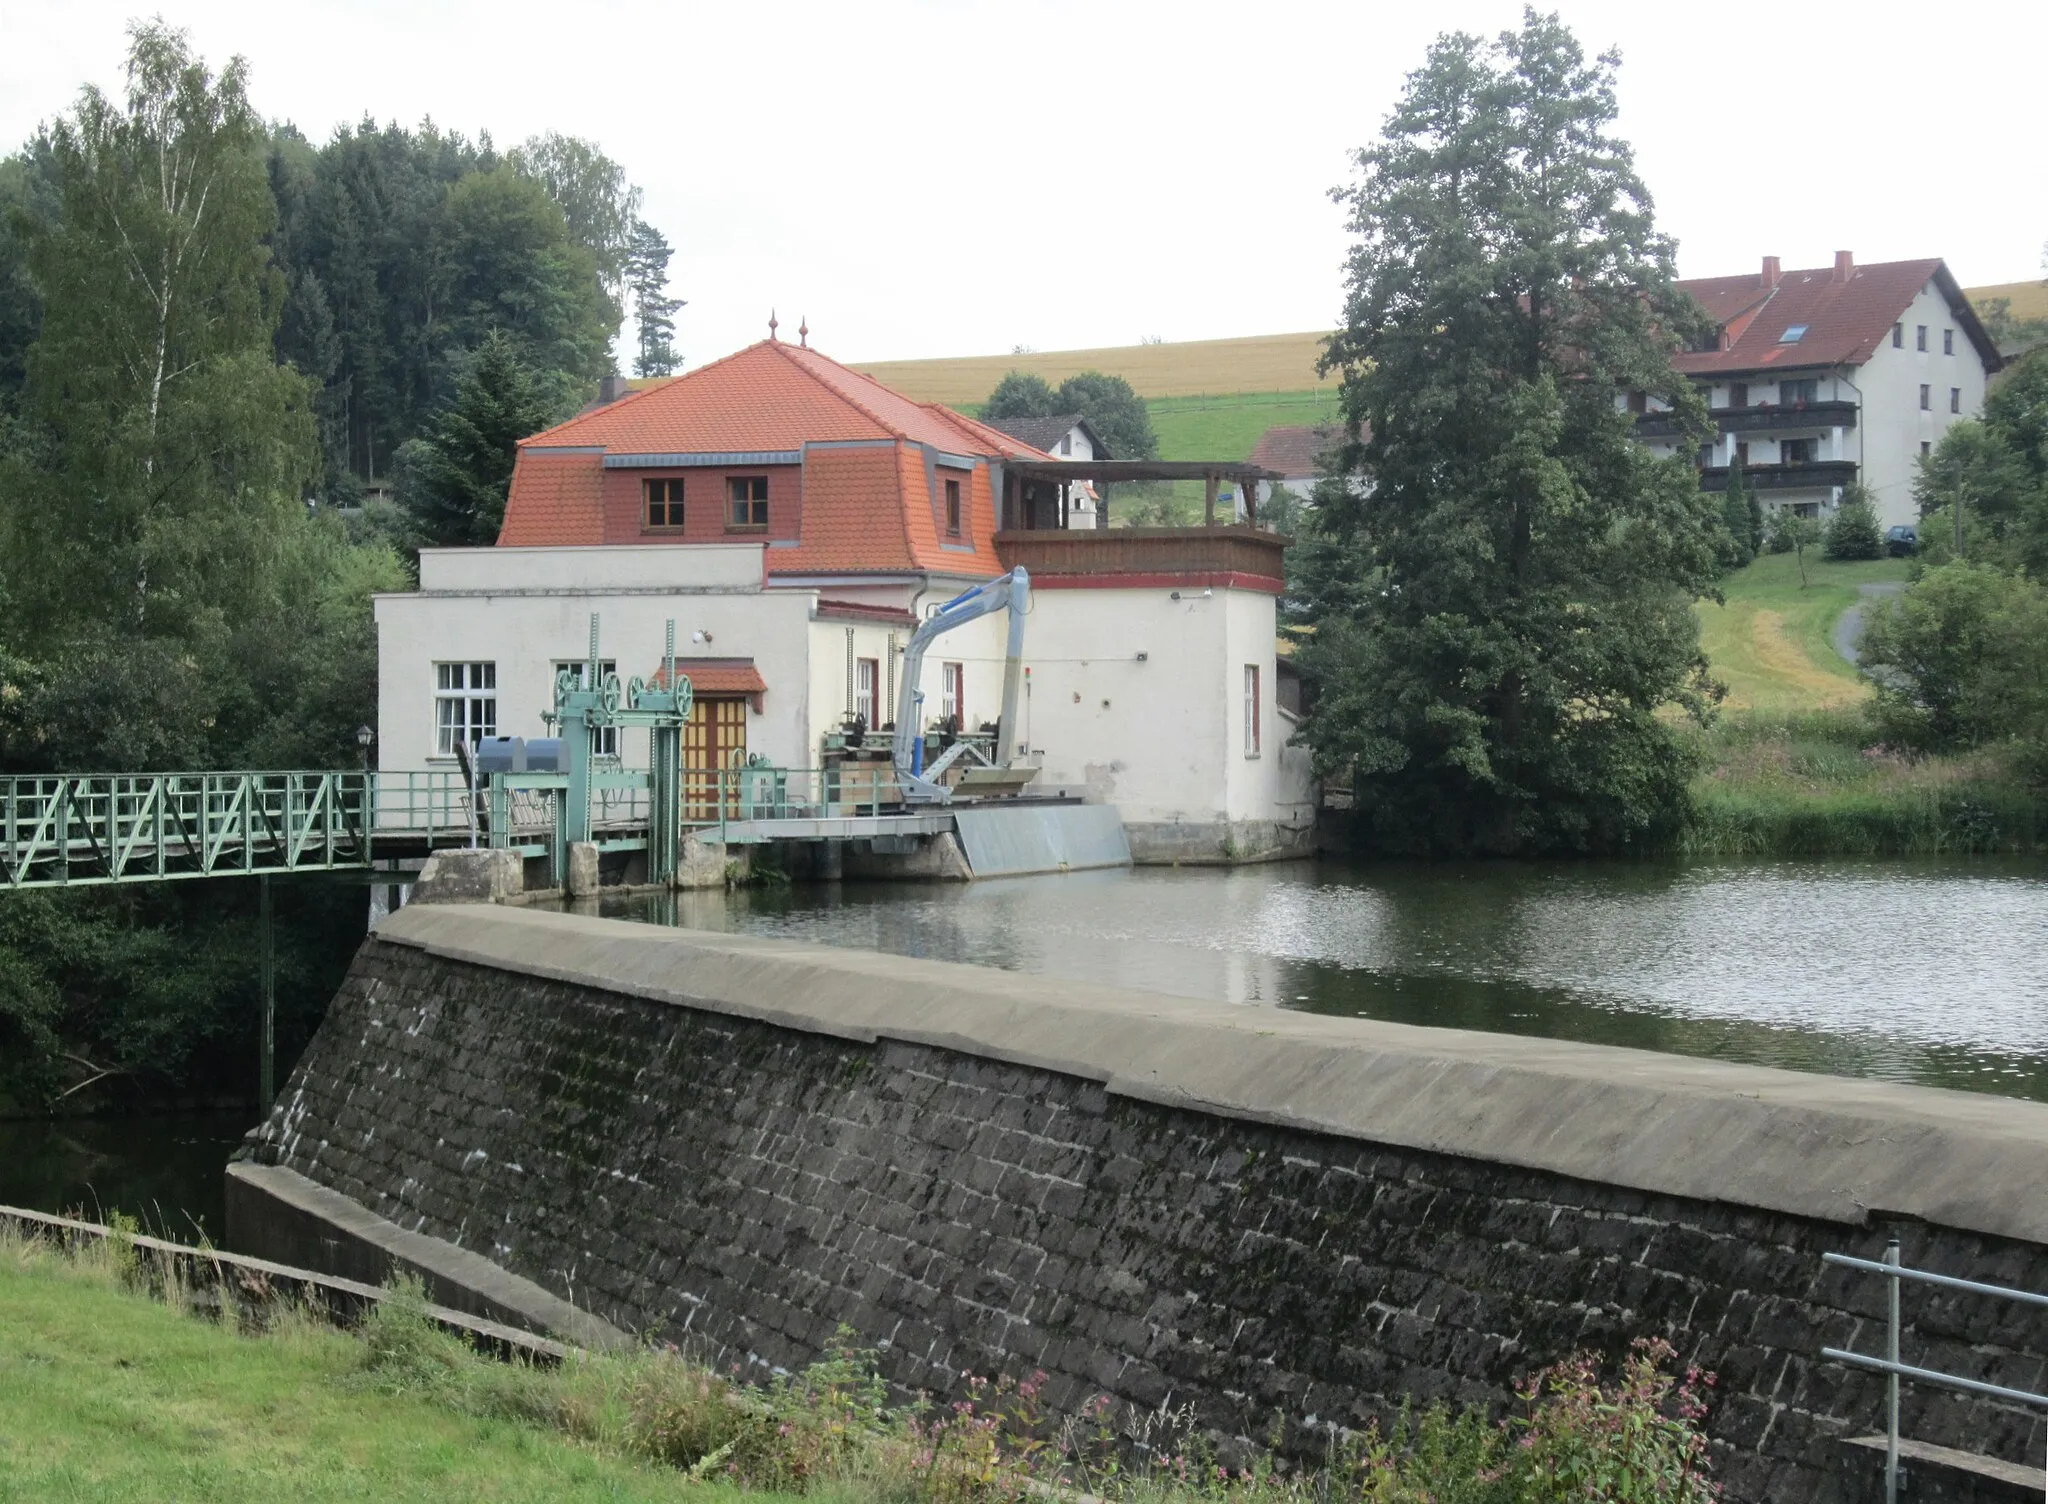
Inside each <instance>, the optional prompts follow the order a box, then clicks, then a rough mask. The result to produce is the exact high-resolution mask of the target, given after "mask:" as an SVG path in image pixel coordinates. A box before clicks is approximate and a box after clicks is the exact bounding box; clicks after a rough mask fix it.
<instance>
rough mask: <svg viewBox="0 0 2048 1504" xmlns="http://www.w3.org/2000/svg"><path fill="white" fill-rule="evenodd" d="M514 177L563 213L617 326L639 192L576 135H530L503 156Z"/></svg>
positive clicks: (623, 173) (621, 171)
mask: <svg viewBox="0 0 2048 1504" xmlns="http://www.w3.org/2000/svg"><path fill="white" fill-rule="evenodd" d="M506 164H507V165H508V166H510V167H511V168H512V170H513V171H514V172H517V173H519V174H521V175H522V176H525V177H529V178H532V179H533V180H534V181H535V182H537V183H539V184H540V185H541V187H542V188H544V189H546V190H547V195H548V197H549V198H551V199H553V200H554V202H555V207H556V208H558V209H560V210H561V211H562V219H563V221H564V223H566V224H567V226H568V229H569V235H570V238H571V239H573V240H574V241H575V242H576V243H577V244H578V245H580V246H582V247H583V248H584V249H585V250H587V251H589V252H590V254H591V257H592V259H593V260H594V261H595V263H596V265H597V273H598V277H599V280H600V281H601V283H602V285H603V287H604V291H605V296H606V297H608V298H609V299H611V301H612V305H613V315H612V327H613V328H614V329H616V328H617V327H618V313H617V307H618V302H619V296H620V294H621V292H622V291H623V290H624V288H625V286H626V273H627V270H628V268H629V266H630V265H631V260H632V254H633V233H634V231H635V230H637V229H638V228H639V227H640V199H641V193H640V190H639V189H638V188H635V187H634V186H633V185H632V184H631V183H629V182H627V181H626V169H625V168H623V167H621V166H620V165H619V164H618V163H617V162H614V161H613V160H612V159H611V158H610V157H607V156H606V155H605V154H604V153H603V152H601V151H599V150H598V149H597V146H596V145H595V144H594V143H592V142H589V141H585V140H584V139H583V138H582V137H580V136H564V135H561V134H559V133H557V132H555V131H549V132H547V133H546V134H545V135H540V136H534V137H532V138H531V139H529V140H528V141H527V142H526V144H525V145H523V146H520V147H516V148H514V150H513V151H512V152H511V153H510V154H509V155H508V156H507V157H506Z"/></svg>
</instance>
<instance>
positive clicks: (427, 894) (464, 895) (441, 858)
mask: <svg viewBox="0 0 2048 1504" xmlns="http://www.w3.org/2000/svg"><path fill="white" fill-rule="evenodd" d="M522 886H523V876H522V872H521V866H520V860H519V853H518V852H516V851H500V850H496V849H494V848H492V847H489V846H479V847H476V848H474V849H468V848H465V849H461V850H456V851H437V852H435V853H434V854H433V855H432V856H430V857H428V858H427V862H426V865H425V866H424V867H422V868H421V869H420V875H419V877H418V878H417V879H416V880H415V881H414V883H413V885H412V888H411V889H410V890H409V892H408V893H407V895H406V902H407V903H408V904H416V903H497V902H499V901H500V900H501V899H506V898H511V897H514V896H516V895H517V894H518V893H519V892H520V891H521V888H522Z"/></svg>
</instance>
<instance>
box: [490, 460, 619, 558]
mask: <svg viewBox="0 0 2048 1504" xmlns="http://www.w3.org/2000/svg"><path fill="white" fill-rule="evenodd" d="M512 497H513V498H516V499H517V502H518V505H516V506H515V505H514V504H513V501H512V500H511V499H508V500H507V501H506V503H505V521H504V524H503V526H501V527H500V528H499V530H498V546H499V547H500V548H547V547H550V546H560V545H565V544H569V545H573V544H579V543H602V542H604V463H603V460H602V458H601V457H600V456H598V455H595V454H521V455H520V456H519V460H518V465H517V468H516V469H515V470H514V471H513V475H512Z"/></svg>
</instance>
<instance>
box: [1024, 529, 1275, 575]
mask: <svg viewBox="0 0 2048 1504" xmlns="http://www.w3.org/2000/svg"><path fill="white" fill-rule="evenodd" d="M995 542H996V557H997V558H998V559H1000V560H1002V563H1003V567H1004V568H1005V569H1014V568H1016V567H1017V566H1018V565H1019V564H1021V565H1023V566H1024V567H1025V568H1026V569H1028V570H1029V571H1031V578H1032V580H1033V582H1034V583H1035V582H1037V581H1040V580H1045V581H1052V580H1057V579H1076V578H1090V577H1092V578H1093V579H1095V580H1098V581H1100V582H1101V583H1102V584H1105V585H1107V584H1109V583H1111V582H1112V581H1113V580H1114V581H1116V582H1119V583H1121V582H1126V581H1127V582H1130V583H1134V584H1136V583H1148V584H1149V583H1152V582H1164V581H1176V582H1177V581H1181V580H1186V581H1188V582H1190V583H1194V584H1218V583H1229V581H1230V579H1231V578H1235V579H1238V580H1247V581H1248V580H1270V581H1273V582H1275V583H1276V584H1277V582H1278V581H1279V580H1280V579H1281V578H1282V577H1283V568H1282V565H1281V562H1280V556H1281V554H1282V552H1283V551H1284V550H1285V549H1286V547H1287V540H1286V539H1285V538H1283V537H1281V536H1280V535H1279V534H1278V533H1268V532H1262V531H1261V530H1259V529H1258V528H1255V527H1245V526H1241V525H1240V526H1232V527H1118V528H1103V529H1100V530H1096V531H1078V532H1067V531H1063V530H1059V529H1042V530H1037V531H1017V532H1002V533H997V534H996V539H995Z"/></svg>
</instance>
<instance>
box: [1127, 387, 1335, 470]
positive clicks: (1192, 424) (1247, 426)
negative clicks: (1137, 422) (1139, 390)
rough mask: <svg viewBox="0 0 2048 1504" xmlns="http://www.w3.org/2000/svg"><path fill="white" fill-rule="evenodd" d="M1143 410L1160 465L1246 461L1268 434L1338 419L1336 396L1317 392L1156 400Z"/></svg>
mask: <svg viewBox="0 0 2048 1504" xmlns="http://www.w3.org/2000/svg"><path fill="white" fill-rule="evenodd" d="M1145 405H1146V406H1147V407H1148V408H1150V409H1151V412H1152V431H1153V432H1154V433H1156V434H1158V435H1159V457H1160V458H1161V459H1163V460H1241V459H1246V458H1248V457H1249V456H1250V455H1251V452H1252V449H1253V448H1254V447H1255V446H1256V445H1257V444H1258V442H1259V438H1260V436H1261V435H1262V434H1264V433H1265V431H1266V430H1267V429H1269V428H1274V427H1279V426H1282V425H1291V426H1295V427H1308V426H1311V425H1313V424H1317V423H1328V422H1333V421H1335V419H1336V418H1337V416H1338V414H1337V400H1336V397H1335V396H1334V394H1331V393H1322V394H1317V393H1315V392H1239V393H1236V394H1234V395H1227V396H1220V397H1155V398H1153V399H1152V400H1151V401H1149V402H1147V403H1146V404H1145Z"/></svg>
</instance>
